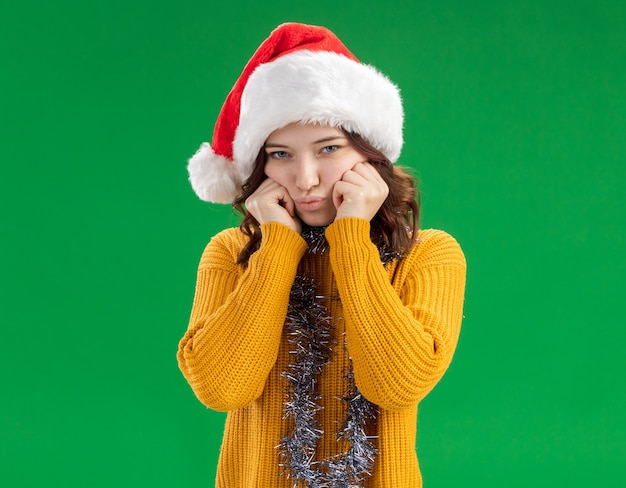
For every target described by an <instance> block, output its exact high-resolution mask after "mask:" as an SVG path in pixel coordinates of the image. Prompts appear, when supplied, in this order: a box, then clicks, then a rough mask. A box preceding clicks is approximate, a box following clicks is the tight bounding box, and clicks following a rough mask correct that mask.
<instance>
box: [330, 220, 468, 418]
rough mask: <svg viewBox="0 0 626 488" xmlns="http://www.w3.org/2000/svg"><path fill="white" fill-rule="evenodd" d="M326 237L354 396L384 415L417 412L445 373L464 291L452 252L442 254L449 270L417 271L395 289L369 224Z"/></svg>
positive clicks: (427, 265)
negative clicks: (382, 410)
mask: <svg viewBox="0 0 626 488" xmlns="http://www.w3.org/2000/svg"><path fill="white" fill-rule="evenodd" d="M327 236H328V239H329V242H330V243H331V263H332V266H333V271H334V273H335V278H336V281H337V287H338V290H339V294H340V296H341V300H342V306H343V312H344V320H345V325H346V334H347V343H348V349H349V353H350V356H351V357H352V361H353V367H354V372H355V378H356V381H357V385H358V386H359V389H360V391H361V392H362V393H363V394H364V395H365V396H366V397H367V398H368V399H369V400H370V401H372V402H374V403H376V404H378V405H380V406H382V407H384V408H386V409H389V410H400V409H403V408H408V407H410V406H413V405H415V404H417V403H418V402H419V401H420V400H421V399H422V398H423V397H424V396H425V395H426V394H427V393H428V392H429V391H430V390H431V389H432V388H433V387H434V386H435V384H436V383H437V381H438V380H439V379H440V378H441V376H442V375H443V373H444V372H445V370H446V368H447V367H448V365H449V364H450V361H451V359H452V355H453V352H454V348H455V346H456V342H457V339H458V334H459V327H460V321H461V315H462V303H463V290H464V283H465V269H464V260H462V259H459V256H458V255H457V253H458V252H460V250H457V249H458V246H456V247H455V245H456V243H454V245H452V244H451V245H449V247H450V249H443V251H444V252H445V253H451V258H450V260H449V262H447V263H444V262H441V263H440V262H439V261H436V262H428V261H427V260H423V262H421V263H415V265H414V269H412V270H411V273H410V274H409V276H408V277H407V278H406V280H405V282H404V284H402V285H401V288H400V289H394V286H393V285H392V284H391V283H390V278H389V273H388V271H387V270H386V269H385V268H384V266H383V265H382V264H381V262H380V259H379V256H378V250H377V249H376V247H375V246H374V245H373V244H372V243H371V241H370V238H369V223H368V222H367V221H358V220H353V221H352V222H344V223H343V224H341V225H337V226H335V228H333V229H329V232H327ZM446 245H447V246H448V244H446ZM444 247H445V246H444ZM461 257H462V255H461ZM412 258H413V256H410V257H408V258H407V259H408V260H409V261H410V260H411V259H412ZM409 264H410V263H409Z"/></svg>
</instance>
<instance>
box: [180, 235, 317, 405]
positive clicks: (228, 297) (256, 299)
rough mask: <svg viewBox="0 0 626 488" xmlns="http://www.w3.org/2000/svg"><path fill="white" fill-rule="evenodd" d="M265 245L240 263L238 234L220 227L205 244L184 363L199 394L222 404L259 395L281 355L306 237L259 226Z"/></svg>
mask: <svg viewBox="0 0 626 488" xmlns="http://www.w3.org/2000/svg"><path fill="white" fill-rule="evenodd" d="M261 231H262V235H263V238H262V242H261V245H260V247H259V249H258V251H256V252H255V253H254V254H253V255H252V256H251V258H250V260H249V263H248V267H247V268H246V270H245V271H243V272H242V271H241V269H240V267H239V266H238V265H237V264H236V259H237V256H238V253H239V251H240V249H241V244H239V245H235V242H234V241H235V240H239V241H241V238H240V237H238V236H237V238H236V232H235V231H230V232H222V233H220V234H218V235H217V236H215V237H214V238H213V239H212V240H211V242H210V243H209V244H208V245H207V247H206V249H205V251H204V253H203V255H202V259H201V261H200V265H199V267H198V278H197V283H196V292H195V297H194V302H193V308H192V311H191V318H190V321H189V327H188V330H187V332H186V334H185V335H184V336H183V338H182V339H181V341H180V343H179V347H178V356H177V357H178V364H179V367H180V369H181V371H182V373H183V375H184V376H185V378H186V379H187V381H188V382H189V384H190V385H191V387H192V389H193V391H194V392H195V394H196V396H197V397H198V399H199V400H200V401H201V402H202V403H204V404H205V405H206V406H208V407H210V408H212V409H214V410H220V411H227V410H232V409H237V408H242V407H244V406H246V405H248V404H250V403H251V402H252V401H254V400H255V399H256V398H258V397H259V396H260V395H261V393H262V391H263V387H264V385H265V381H266V379H267V376H268V374H269V372H270V370H271V369H272V367H273V365H274V363H275V362H276V357H277V355H278V348H279V344H280V339H281V334H282V328H283V324H284V321H285V315H286V313H287V305H288V302H289V292H290V289H291V286H292V284H293V280H294V278H295V274H296V269H297V266H298V262H299V261H300V258H301V257H302V255H303V254H304V251H305V250H306V243H305V242H304V240H303V239H302V238H301V237H300V236H299V235H298V234H297V233H296V232H294V231H292V230H291V229H289V228H288V227H286V226H283V225H281V224H278V223H268V224H264V225H262V226H261Z"/></svg>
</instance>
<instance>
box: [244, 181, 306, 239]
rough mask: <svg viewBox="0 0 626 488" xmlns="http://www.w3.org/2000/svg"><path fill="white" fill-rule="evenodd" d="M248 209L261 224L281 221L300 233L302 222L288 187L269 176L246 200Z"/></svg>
mask: <svg viewBox="0 0 626 488" xmlns="http://www.w3.org/2000/svg"><path fill="white" fill-rule="evenodd" d="M246 209H247V210H248V212H250V213H251V214H252V216H253V217H254V218H255V219H256V220H257V222H258V223H259V224H264V223H266V222H279V223H281V224H284V225H286V226H288V227H291V228H292V229H293V230H295V231H296V232H297V233H298V234H300V232H301V231H302V223H301V222H300V219H299V218H298V217H297V216H296V213H295V203H294V201H293V199H292V198H291V196H290V195H289V193H288V192H287V189H286V188H285V187H284V186H281V185H279V184H278V183H276V182H275V181H274V180H272V179H271V178H267V179H266V180H265V181H264V182H263V183H261V184H260V185H259V187H258V188H257V189H256V191H255V192H254V193H253V194H252V195H250V196H249V197H248V199H247V200H246Z"/></svg>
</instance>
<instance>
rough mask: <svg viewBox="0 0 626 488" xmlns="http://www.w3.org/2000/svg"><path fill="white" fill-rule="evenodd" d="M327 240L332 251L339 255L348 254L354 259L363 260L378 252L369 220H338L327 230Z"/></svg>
mask: <svg viewBox="0 0 626 488" xmlns="http://www.w3.org/2000/svg"><path fill="white" fill-rule="evenodd" d="M326 239H327V240H328V243H329V244H330V249H331V251H332V252H334V253H338V254H339V255H344V254H345V253H348V254H350V256H351V257H353V258H358V257H361V258H363V257H365V256H366V255H367V254H369V253H371V252H376V246H374V243H372V240H371V238H370V223H369V220H365V219H361V218H357V217H345V218H343V219H339V220H336V221H335V222H333V223H332V224H330V225H329V226H328V228H327V229H326Z"/></svg>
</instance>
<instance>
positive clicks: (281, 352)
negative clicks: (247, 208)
mask: <svg viewBox="0 0 626 488" xmlns="http://www.w3.org/2000/svg"><path fill="white" fill-rule="evenodd" d="M261 229H262V233H263V239H262V242H261V246H260V248H259V250H258V251H257V252H255V253H254V254H253V255H252V256H251V258H250V261H249V264H248V267H247V268H246V269H245V270H244V269H242V268H241V267H240V266H238V265H236V264H235V262H236V260H237V257H238V255H239V252H240V250H241V249H242V247H243V246H244V244H245V242H246V237H245V236H243V235H242V233H241V232H240V231H239V230H238V229H228V230H225V231H223V232H221V233H219V234H217V235H216V236H215V237H214V238H213V239H212V240H211V242H210V243H209V244H208V246H207V247H206V249H205V251H204V253H203V255H202V259H201V261H200V265H199V269H198V281H197V285H196V295H195V298H194V303H193V309H192V312H191V320H190V324H189V328H188V330H187V333H186V334H185V335H184V337H183V338H182V340H181V341H180V345H179V350H178V361H179V365H180V368H181V370H182V372H183V374H184V376H185V378H186V379H187V381H188V382H189V384H190V385H191V387H192V388H193V390H194V392H195V394H196V395H197V397H198V399H199V400H200V401H201V402H202V403H203V404H205V405H206V406H207V407H209V408H212V409H215V410H219V411H228V416H227V420H226V426H225V431H224V438H223V442H222V449H221V453H220V459H219V465H218V474H217V483H216V486H217V487H218V488H240V487H246V488H252V487H260V488H270V487H271V488H274V487H276V488H282V487H284V488H287V487H289V488H292V482H291V481H290V480H288V479H286V477H285V476H284V475H281V474H280V473H281V470H282V468H281V467H280V466H279V460H278V457H277V449H276V446H277V445H278V444H279V442H280V440H281V439H282V438H283V437H284V436H285V435H287V434H288V429H289V426H288V425H287V423H288V422H286V421H285V420H283V417H282V412H283V404H284V401H285V395H286V393H285V389H286V380H285V379H284V378H283V377H281V372H282V371H284V370H285V369H286V368H287V366H288V364H289V362H290V354H289V350H290V345H289V344H288V343H287V338H286V337H285V334H284V333H283V326H284V323H285V314H286V312H287V305H288V302H289V293H290V289H291V285H292V283H293V281H294V278H295V276H296V272H297V271H298V270H300V272H305V273H306V274H307V275H309V276H313V277H314V278H315V279H316V281H317V282H318V284H319V286H320V287H321V293H322V294H323V295H324V296H325V297H331V296H337V295H338V296H339V297H340V300H327V302H328V303H326V307H328V309H329V311H330V314H331V315H332V316H333V317H339V318H342V319H341V320H339V321H337V324H336V326H335V329H334V331H333V334H334V335H335V339H336V340H337V343H338V344H343V334H344V332H345V337H346V342H347V349H346V348H344V347H339V346H337V347H335V348H334V351H333V355H332V358H331V360H330V363H329V364H328V365H327V366H326V367H325V369H324V372H323V373H322V377H321V380H320V384H319V388H320V393H321V395H322V402H323V407H324V408H323V410H321V411H320V412H319V413H318V416H319V420H320V423H321V425H322V428H323V429H324V433H325V434H324V436H323V438H322V441H321V443H320V445H319V450H318V457H319V458H320V459H325V458H328V457H330V456H332V455H334V454H337V451H338V450H341V449H342V447H345V446H342V444H341V443H338V442H337V441H336V439H335V437H334V433H335V432H336V429H337V421H341V420H342V419H343V418H344V413H345V404H344V402H342V401H341V400H340V398H341V397H342V396H343V395H345V387H346V385H345V381H344V379H343V376H344V373H345V370H346V368H347V367H348V361H349V357H351V358H352V363H353V368H354V376H355V381H356V384H357V386H358V388H359V390H360V391H361V393H362V394H363V395H364V396H365V398H367V399H368V400H369V401H370V402H372V403H374V404H375V405H377V406H378V416H377V420H376V429H377V435H378V439H377V441H376V442H377V449H378V452H379V454H378V457H377V458H376V461H375V465H374V470H373V474H372V476H371V478H369V479H368V480H367V482H366V485H365V486H367V487H380V488H382V487H384V488H418V487H421V486H422V479H421V474H420V470H419V466H418V461H417V456H416V452H415V440H416V421H417V405H418V403H419V401H420V400H421V399H422V398H424V396H426V394H427V393H428V392H429V391H430V390H431V389H432V388H433V387H434V386H435V384H436V383H437V382H438V381H439V379H440V378H441V376H442V375H443V373H444V372H445V370H446V368H447V367H448V365H449V364H450V361H451V359H452V355H453V353H454V349H455V346H456V344H457V340H458V336H459V330H460V325H461V319H462V308H463V294H464V288H465V259H464V256H463V253H462V251H461V249H460V247H459V246H458V244H457V242H456V241H455V240H454V239H453V238H452V237H450V236H449V235H448V234H446V233H444V232H442V231H437V230H425V231H421V232H420V234H419V237H420V242H419V243H418V244H417V245H416V246H415V247H414V248H413V249H412V250H411V252H410V253H409V254H408V255H407V256H406V257H405V258H404V259H403V260H402V262H401V263H400V264H399V265H398V263H397V262H395V261H393V262H391V263H390V264H388V265H387V266H383V264H381V261H380V258H379V253H378V249H377V248H376V246H374V244H373V243H372V242H371V240H370V237H369V232H370V225H369V222H368V221H366V220H363V219H357V218H345V219H340V220H338V221H336V222H334V223H333V224H331V225H330V226H328V228H327V229H326V238H327V240H328V242H329V245H330V251H329V252H328V253H325V254H311V253H305V252H306V249H307V245H306V243H305V241H304V240H303V239H302V237H301V236H300V235H299V234H297V233H296V232H294V231H293V230H291V229H289V228H288V227H286V226H283V225H281V224H278V223H267V224H264V225H262V226H261ZM299 266H300V268H299Z"/></svg>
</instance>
